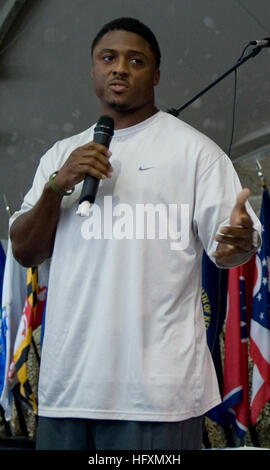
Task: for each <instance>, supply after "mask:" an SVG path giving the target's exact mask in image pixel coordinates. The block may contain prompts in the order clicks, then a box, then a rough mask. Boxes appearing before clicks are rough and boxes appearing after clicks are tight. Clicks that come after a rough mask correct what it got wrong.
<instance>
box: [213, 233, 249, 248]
mask: <svg viewBox="0 0 270 470" xmlns="http://www.w3.org/2000/svg"><path fill="white" fill-rule="evenodd" d="M215 239H216V241H218V242H219V243H222V244H226V245H230V246H234V247H237V248H240V250H244V251H249V250H250V249H251V247H252V241H251V240H250V238H248V239H245V238H235V237H227V236H225V235H216V237H215Z"/></svg>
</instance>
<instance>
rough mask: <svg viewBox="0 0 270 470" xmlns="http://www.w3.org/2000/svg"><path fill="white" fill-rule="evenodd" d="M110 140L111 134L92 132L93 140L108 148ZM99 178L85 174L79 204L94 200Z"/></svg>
mask: <svg viewBox="0 0 270 470" xmlns="http://www.w3.org/2000/svg"><path fill="white" fill-rule="evenodd" d="M111 140H112V135H111V134H106V133H105V132H104V131H98V130H97V131H96V132H95V133H94V142H97V143H99V144H102V145H105V147H107V148H109V146H110V143H111ZM99 182H100V179H99V178H96V177H95V176H92V175H85V178H84V183H83V187H82V192H81V196H80V200H79V204H81V203H82V202H83V201H89V202H90V203H91V204H93V203H94V202H95V199H96V195H97V190H98V186H99Z"/></svg>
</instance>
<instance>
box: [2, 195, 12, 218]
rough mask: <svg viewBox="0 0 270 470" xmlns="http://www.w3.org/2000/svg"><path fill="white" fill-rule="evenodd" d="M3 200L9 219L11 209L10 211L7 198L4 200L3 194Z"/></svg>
mask: <svg viewBox="0 0 270 470" xmlns="http://www.w3.org/2000/svg"><path fill="white" fill-rule="evenodd" d="M3 199H4V203H5V209H6V211H7V213H8V217H9V218H10V217H11V215H12V214H11V209H10V205H9V204H8V201H7V198H6V195H5V194H3Z"/></svg>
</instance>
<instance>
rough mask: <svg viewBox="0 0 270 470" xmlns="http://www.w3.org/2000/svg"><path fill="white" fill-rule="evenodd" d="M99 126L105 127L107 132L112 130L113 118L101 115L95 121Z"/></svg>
mask: <svg viewBox="0 0 270 470" xmlns="http://www.w3.org/2000/svg"><path fill="white" fill-rule="evenodd" d="M96 127H97V128H98V129H99V128H105V129H106V131H107V132H109V131H111V132H113V129H114V120H113V118H111V117H110V116H105V115H104V116H101V117H100V118H99V120H98V122H97V126H96Z"/></svg>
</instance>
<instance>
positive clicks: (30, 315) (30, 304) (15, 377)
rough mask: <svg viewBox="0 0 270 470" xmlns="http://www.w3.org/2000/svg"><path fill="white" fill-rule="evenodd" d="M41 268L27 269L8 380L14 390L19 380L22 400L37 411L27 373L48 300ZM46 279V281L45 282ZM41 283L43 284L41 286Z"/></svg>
mask: <svg viewBox="0 0 270 470" xmlns="http://www.w3.org/2000/svg"><path fill="white" fill-rule="evenodd" d="M38 274H39V268H37V267H32V268H28V269H27V292H26V299H25V305H24V309H23V312H22V316H21V320H20V324H19V328H18V331H17V336H16V340H15V344H14V355H13V359H12V362H11V364H10V367H9V370H8V381H9V384H10V387H11V388H12V389H13V390H14V389H15V386H16V384H17V382H19V395H20V398H21V399H22V401H23V402H24V403H25V404H26V405H28V406H29V407H31V408H32V409H33V411H34V413H37V400H36V397H35V395H34V393H33V391H32V388H31V385H30V382H29V379H28V375H27V359H28V354H29V349H30V345H31V341H32V332H33V331H34V330H35V329H36V328H37V327H38V326H40V325H41V323H42V316H43V311H44V306H45V301H46V293H47V285H44V284H47V283H46V281H47V279H46V277H47V275H46V274H47V273H45V279H43V280H42V282H40V283H39V282H38ZM44 281H45V282H44ZM40 285H43V286H42V287H40Z"/></svg>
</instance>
